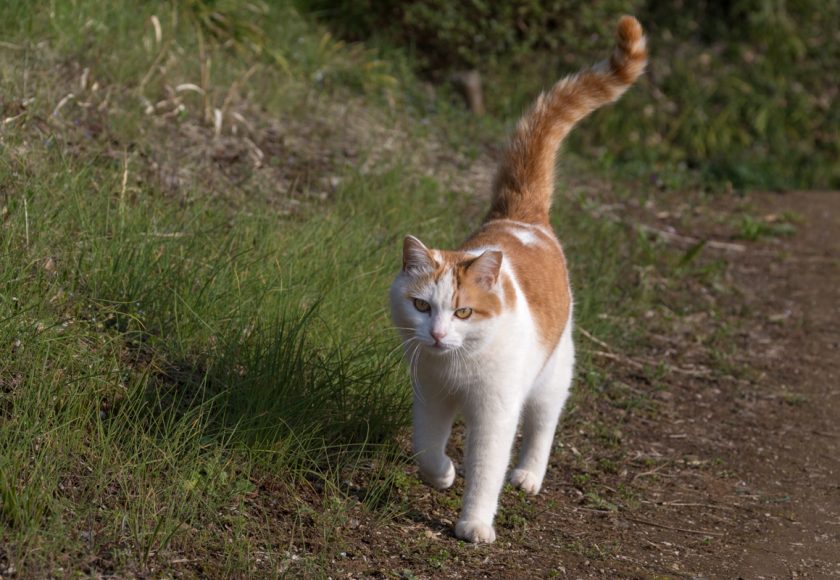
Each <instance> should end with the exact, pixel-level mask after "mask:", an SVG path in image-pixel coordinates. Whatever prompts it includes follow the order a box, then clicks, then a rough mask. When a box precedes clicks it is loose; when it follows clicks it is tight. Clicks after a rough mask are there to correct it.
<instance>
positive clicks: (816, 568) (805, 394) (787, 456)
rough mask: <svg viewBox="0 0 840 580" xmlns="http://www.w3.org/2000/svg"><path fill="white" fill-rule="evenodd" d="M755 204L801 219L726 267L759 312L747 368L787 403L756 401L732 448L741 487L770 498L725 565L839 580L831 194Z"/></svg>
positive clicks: (838, 269) (838, 248)
mask: <svg viewBox="0 0 840 580" xmlns="http://www.w3.org/2000/svg"><path fill="white" fill-rule="evenodd" d="M759 203H760V204H761V205H762V209H766V210H767V211H768V212H775V213H780V212H781V211H785V210H794V211H796V212H797V213H799V214H800V215H801V216H802V217H803V218H804V224H803V225H802V226H801V227H800V228H799V234H798V235H797V236H795V237H794V238H793V239H792V240H790V242H789V243H788V242H787V241H785V242H784V243H780V244H778V248H777V249H778V251H777V252H770V253H769V254H767V255H760V256H758V257H755V258H751V259H747V260H744V262H743V263H739V264H738V265H737V266H736V267H735V268H734V272H735V275H736V277H737V281H738V282H739V286H740V287H741V288H744V289H745V296H744V297H745V301H746V303H747V305H748V307H750V308H752V309H754V310H755V311H756V312H758V313H761V315H760V316H758V317H756V325H755V327H754V328H753V329H750V338H749V340H748V341H745V344H744V347H745V348H746V349H747V352H748V353H749V356H750V362H751V363H752V365H753V366H754V368H756V369H757V370H759V371H760V372H761V373H762V375H761V377H760V381H761V382H762V383H766V384H767V385H768V386H771V388H776V389H781V390H783V391H785V392H786V393H792V395H786V396H787V397H788V401H789V402H794V403H796V404H794V405H790V404H787V405H784V404H783V405H779V404H774V403H773V401H772V400H767V401H766V402H764V403H763V404H757V405H756V406H755V408H754V409H752V412H751V413H750V414H751V415H752V416H751V417H749V418H748V419H747V420H746V421H745V423H746V425H744V427H745V429H744V431H743V435H745V436H746V437H745V439H746V441H744V443H746V444H745V445H739V446H736V447H734V448H733V459H734V460H736V461H738V462H740V463H741V464H742V465H743V466H744V474H745V477H747V479H746V480H745V484H746V487H747V488H749V489H751V490H753V493H755V494H758V496H759V497H760V498H761V497H764V498H773V499H772V500H771V501H766V502H765V503H766V505H765V508H766V509H764V510H763V511H765V514H764V518H765V519H764V521H763V522H761V520H760V514H758V517H756V518H755V519H756V520H757V522H756V523H759V522H761V523H762V525H761V529H760V530H758V531H759V532H760V533H757V534H756V535H755V537H753V538H749V539H747V538H745V541H743V542H742V543H740V542H738V543H733V544H732V546H730V547H729V548H730V549H729V550H728V553H729V555H730V557H731V562H732V566H731V568H728V569H729V570H731V571H733V572H735V571H737V572H739V573H742V574H743V575H744V576H745V577H756V576H758V575H764V576H767V577H808V576H809V577H824V576H840V194H837V193H794V194H787V195H769V194H768V195H763V196H761V198H760V200H759ZM762 318H763V321H762ZM785 321H788V322H785ZM756 392H757V393H761V392H762V389H760V388H759V389H758V390H757V391H756ZM771 392H772V391H771ZM764 393H765V395H766V394H767V391H764ZM791 397H795V398H791ZM756 503H757V504H758V502H756ZM756 508H759V505H756ZM759 511H762V510H761V509H759ZM739 549H740V554H739ZM699 563H700V562H698V564H699Z"/></svg>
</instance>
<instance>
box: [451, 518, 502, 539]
mask: <svg viewBox="0 0 840 580" xmlns="http://www.w3.org/2000/svg"><path fill="white" fill-rule="evenodd" d="M455 535H456V536H457V537H459V538H461V539H462V540H466V541H468V542H472V543H473V544H492V543H493V542H495V541H496V532H495V531H493V526H491V525H489V524H485V523H484V522H479V521H475V520H473V521H467V520H461V521H459V522H458V523H457V524H455Z"/></svg>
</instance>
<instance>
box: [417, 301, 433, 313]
mask: <svg viewBox="0 0 840 580" xmlns="http://www.w3.org/2000/svg"><path fill="white" fill-rule="evenodd" d="M414 307H415V308H416V309H417V310H419V311H420V312H428V311H429V310H431V309H432V307H431V305H430V304H429V303H428V302H426V301H425V300H420V299H419V298H415V299H414Z"/></svg>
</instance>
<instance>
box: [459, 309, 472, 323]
mask: <svg viewBox="0 0 840 580" xmlns="http://www.w3.org/2000/svg"><path fill="white" fill-rule="evenodd" d="M470 316H472V308H459V309H458V310H456V311H455V317H456V318H460V319H461V320H465V319H467V318H469V317H470Z"/></svg>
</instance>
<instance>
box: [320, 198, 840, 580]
mask: <svg viewBox="0 0 840 580" xmlns="http://www.w3.org/2000/svg"><path fill="white" fill-rule="evenodd" d="M666 202H669V203H671V202H673V200H669V199H665V200H663V204H664V203H666ZM707 202H708V200H705V201H704V203H707ZM679 203H684V202H679ZM745 205H746V206H748V210H749V212H750V213H753V214H758V215H761V216H766V215H769V214H775V215H781V214H783V212H795V214H796V216H798V218H797V219H798V221H799V223H798V225H797V233H796V234H795V235H794V236H791V237H778V238H766V239H762V240H760V241H757V242H742V241H739V240H733V239H729V238H731V237H732V228H731V217H732V216H733V215H735V213H734V212H736V211H738V212H740V211H742V210H744V206H745ZM655 213H657V212H655V211H653V210H651V209H650V208H648V209H641V208H639V209H638V212H637V214H638V215H636V216H635V217H637V218H638V219H639V220H641V221H643V222H646V223H651V221H652V220H655V219H656V218H655V217H654V215H653V214H655ZM660 213H661V212H660ZM726 219H729V222H727V223H729V225H727V226H726V227H723V226H721V223H724V222H726ZM666 221H667V220H666ZM659 225H661V226H663V227H667V225H668V224H667V223H662V222H661V220H660V222H659ZM676 225H678V226H679V227H681V228H687V229H686V230H685V231H681V232H680V233H684V234H687V235H690V236H692V237H698V238H703V239H708V238H710V239H725V241H726V243H736V244H737V245H739V246H740V245H743V246H744V251H727V250H725V249H723V250H721V249H720V248H718V249H710V250H708V251H710V252H718V253H717V254H713V255H714V256H715V257H723V258H724V259H725V260H726V262H727V265H726V276H727V278H728V279H727V283H726V285H725V288H726V290H724V291H717V292H716V293H711V292H707V291H706V290H705V289H704V288H703V287H702V286H700V287H691V288H680V289H679V292H681V293H682V292H687V293H688V294H689V295H690V296H691V297H692V300H695V299H696V300H697V301H699V302H700V303H701V306H700V307H696V308H694V309H693V311H692V313H691V314H690V315H686V316H677V317H673V318H666V319H664V320H663V321H661V322H660V323H658V325H657V323H656V322H655V321H652V322H651V323H650V325H651V326H650V329H648V328H646V334H647V337H646V338H645V342H646V343H645V344H641V345H639V346H638V350H639V352H635V353H628V356H631V357H638V359H636V360H648V361H650V360H654V361H656V360H661V361H665V362H666V364H665V365H664V366H663V368H664V369H665V370H664V371H663V373H662V376H661V377H658V378H654V379H651V376H650V373H649V372H647V371H644V372H643V371H642V370H640V369H639V368H638V365H634V364H629V363H628V362H627V361H626V360H624V361H622V360H618V361H614V364H613V366H612V367H611V369H610V376H611V378H610V380H609V381H608V383H609V384H611V385H618V387H615V388H618V389H619V390H618V391H617V392H616V393H613V392H606V393H603V394H602V395H599V396H597V397H593V398H592V399H591V400H587V401H586V403H585V404H582V405H580V407H581V408H580V409H577V410H575V411H573V412H572V414H571V416H567V417H566V418H564V422H563V425H562V428H561V432H560V434H559V437H558V447H557V451H556V453H555V455H554V457H553V459H552V467H551V468H550V471H549V476H548V479H547V481H546V483H545V488H544V491H543V493H542V494H541V495H540V496H539V497H537V498H535V499H528V498H524V497H522V496H519V495H518V494H516V493H515V492H513V491H511V490H508V491H506V492H505V494H503V498H502V510H501V512H500V516H499V520H498V521H497V527H498V528H499V532H500V533H499V540H498V541H497V543H496V544H494V545H492V546H479V547H475V546H466V545H463V544H460V543H459V542H457V541H456V540H455V539H454V538H453V537H452V535H451V531H450V530H451V525H452V521H451V519H452V518H453V517H455V515H456V514H457V507H458V504H459V501H460V495H461V493H462V488H461V486H462V482H461V481H460V480H459V481H458V482H457V483H456V486H455V489H453V490H451V491H449V492H445V493H439V492H433V491H431V490H429V489H428V488H425V487H423V486H414V487H410V488H408V490H407V491H406V492H405V493H406V497H405V500H406V502H405V505H407V506H410V507H409V511H408V513H407V514H406V516H405V517H403V518H400V519H398V521H396V522H395V523H394V524H391V526H393V527H385V528H382V527H377V526H375V525H370V526H368V525H364V524H363V525H362V526H360V528H359V529H358V531H357V532H356V533H357V534H358V542H353V543H354V545H353V546H352V551H348V553H349V555H348V556H347V557H346V558H344V559H342V560H336V561H334V565H335V571H336V573H337V576H344V577H346V576H345V575H346V574H350V577H394V574H398V575H400V576H401V577H406V578H412V577H417V578H439V577H450V578H520V577H531V578H543V577H568V578H617V577H618V578H627V577H630V578H636V577H638V578H648V577H652V576H655V577H675V578H736V577H741V578H826V577H834V576H837V577H840V324H838V322H840V310H838V309H840V193H838V194H829V193H790V194H784V195H781V194H753V195H751V196H749V198H748V199H747V200H740V201H738V200H736V199H735V198H733V197H731V196H729V197H726V198H722V197H719V198H715V199H714V200H713V201H712V203H711V209H710V212H709V214H707V215H706V218H703V217H701V218H699V219H696V218H694V217H692V218H689V219H688V220H687V221H686V220H684V221H683V222H681V223H679V224H676ZM724 247H725V244H724ZM704 251H706V250H704ZM704 300H705V301H707V302H708V303H709V305H710V306H709V309H708V312H706V311H705V309H704V308H702V304H703V303H704V302H703V301H704ZM718 335H723V336H725V338H724V339H723V340H720V341H718V340H717V339H715V336H718ZM580 346H581V347H583V348H586V347H591V346H592V345H591V344H590V345H586V344H581V345H580ZM721 350H722V351H723V352H719V351H721ZM622 356H623V355H622ZM631 362H632V361H631ZM692 369H701V370H700V371H698V372H693V370H692ZM702 369H707V370H708V371H709V372H703V371H702ZM611 388H612V387H611ZM636 395H638V397H637V396H636ZM592 425H599V426H600V427H599V429H596V430H593V429H592V428H591V426H592ZM456 439H457V437H456ZM459 450H460V442H459V441H457V440H456V441H455V442H454V443H453V445H452V446H451V452H452V453H453V455H454V456H455V457H456V458H457V456H458V453H459Z"/></svg>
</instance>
